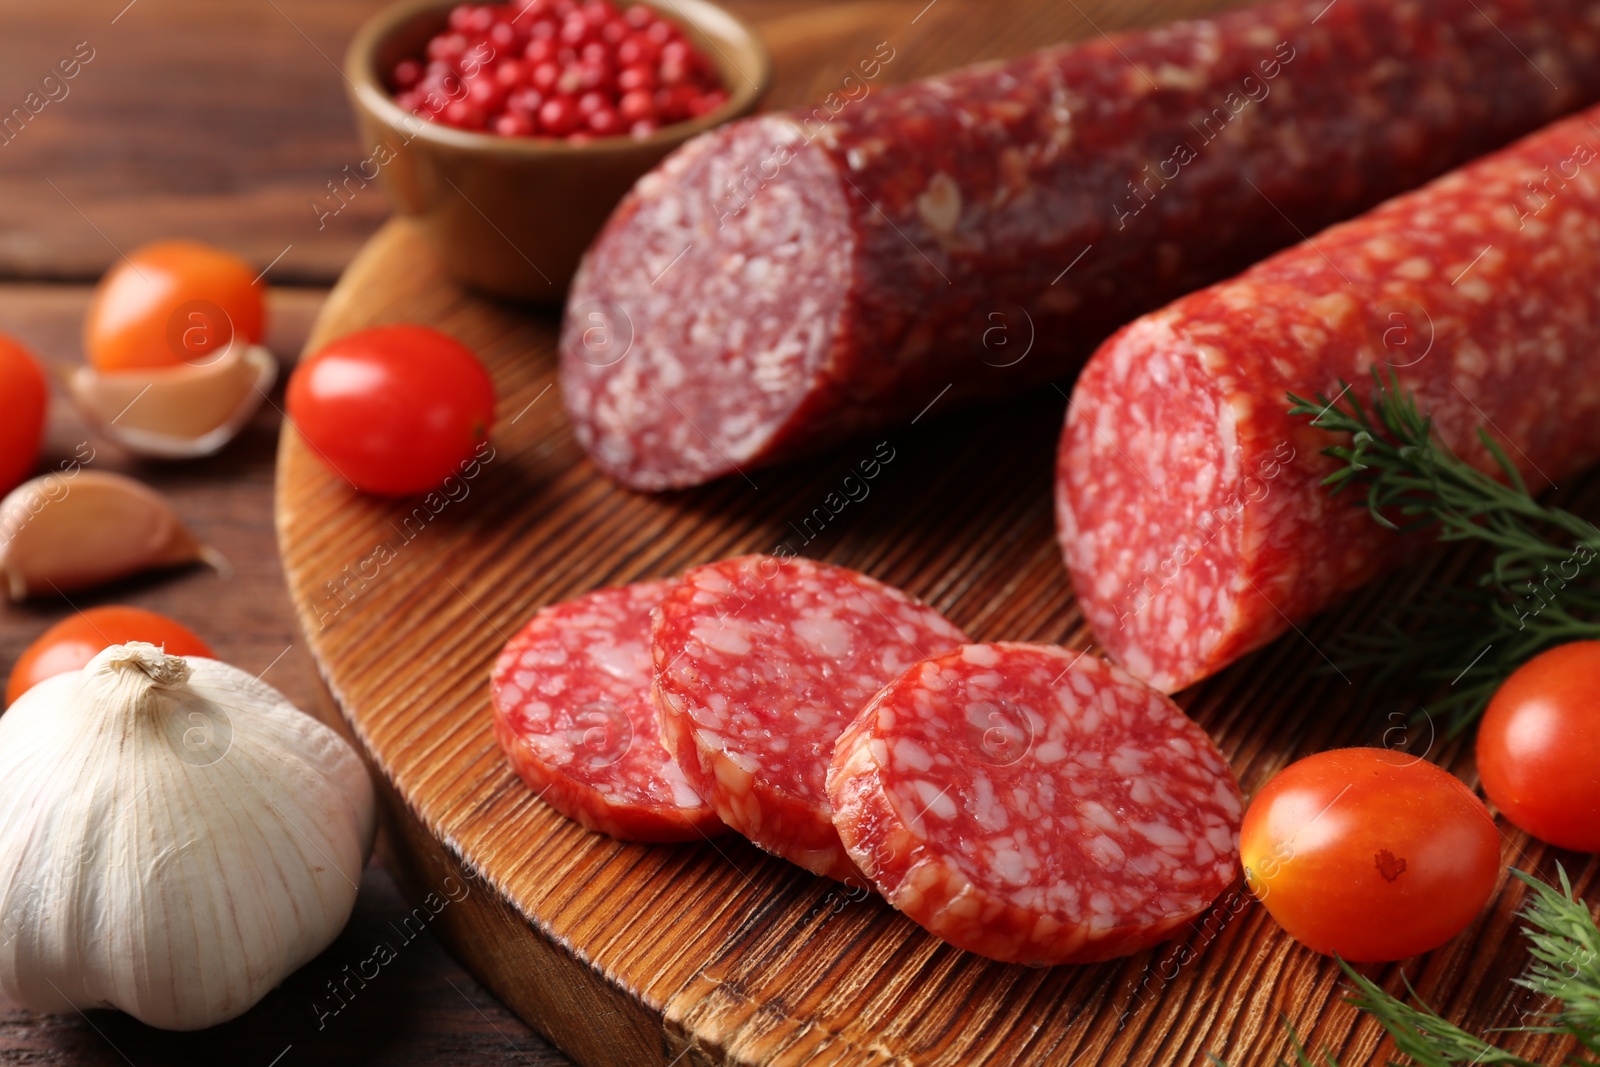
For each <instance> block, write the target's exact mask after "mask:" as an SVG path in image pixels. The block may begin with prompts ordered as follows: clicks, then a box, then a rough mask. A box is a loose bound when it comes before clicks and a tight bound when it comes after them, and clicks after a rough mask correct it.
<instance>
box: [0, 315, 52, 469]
mask: <svg viewBox="0 0 1600 1067" xmlns="http://www.w3.org/2000/svg"><path fill="white" fill-rule="evenodd" d="M49 408H50V386H49V385H48V384H47V383H46V382H45V378H44V371H42V370H40V369H39V364H38V363H37V362H36V361H35V360H34V358H33V356H31V355H29V353H28V350H27V349H26V348H23V347H22V345H21V344H19V343H17V342H16V341H14V340H12V339H11V338H9V337H6V336H5V335H4V334H0V496H4V495H5V494H7V493H9V492H10V491H11V490H13V489H15V488H16V487H17V486H18V485H20V484H21V483H22V482H23V481H24V480H26V479H27V477H28V475H29V473H31V472H32V470H33V465H34V464H35V463H37V462H38V461H39V446H40V444H42V443H43V441H44V423H45V415H46V413H47V412H48V411H49Z"/></svg>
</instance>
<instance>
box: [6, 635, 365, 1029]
mask: <svg viewBox="0 0 1600 1067" xmlns="http://www.w3.org/2000/svg"><path fill="white" fill-rule="evenodd" d="M374 829H375V820H374V807H373V791H372V783H371V781H370V780H369V779H368V777H367V774H366V770H365V768H364V767H363V766H362V764H361V761H360V759H359V757H357V755H356V754H355V752H354V751H353V750H352V749H351V748H350V746H349V745H347V744H346V743H345V742H344V740H343V739H341V738H340V737H339V736H338V735H337V734H335V733H334V732H333V731H332V730H330V729H329V728H328V727H326V726H324V725H322V724H321V723H319V722H317V721H316V720H315V719H313V718H311V717H310V716H309V715H306V714H305V713H303V712H301V711H299V710H298V709H297V708H295V707H294V706H293V705H291V704H290V703H289V702H288V701H287V700H286V699H285V698H284V697H283V695H282V694H280V693H279V692H278V691H277V690H275V689H273V688H272V687H271V686H269V685H267V684H266V683H264V682H261V681H259V680H257V679H255V678H252V677H251V676H250V675H249V674H247V673H245V672H244V671H241V670H238V669H237V668H234V667H230V666H228V665H227V664H224V663H221V662H219V661H216V660H209V659H201V658H199V657H178V656H168V655H166V654H165V653H163V652H162V651H161V650H160V649H159V648H157V647H155V646H154V645H147V644H139V643H134V644H129V645H113V646H112V647H110V648H108V649H106V650H105V651H104V652H102V653H100V655H98V656H96V657H95V658H94V660H93V661H91V662H90V663H89V665H88V666H87V667H85V668H84V669H83V670H82V671H77V672H72V673H69V674H63V675H58V676H56V677H54V678H51V679H48V680H47V681H44V682H42V683H40V684H39V685H38V686H36V687H34V688H33V689H31V690H29V691H28V692H27V693H26V694H24V695H23V697H22V699H20V700H19V701H17V703H16V704H15V705H14V706H12V707H11V708H10V709H9V710H8V711H6V713H5V714H4V715H0V989H3V990H4V992H5V993H6V995H7V996H9V997H11V998H12V999H13V1000H15V1001H17V1002H18V1003H19V1004H21V1005H23V1006H24V1007H27V1008H32V1009H34V1010H37V1011H51V1012H66V1011H71V1010H73V1009H84V1008H91V1007H115V1008H120V1009H122V1010H123V1011H125V1012H127V1013H128V1014H130V1015H132V1016H134V1017H135V1018H137V1019H139V1020H141V1021H142V1022H145V1023H148V1024H149V1025H151V1026H157V1027H161V1028H163V1029H170V1030H193V1029H199V1028H201V1027H205V1026H211V1025H214V1024H216V1023H220V1022H224V1021H226V1020H228V1019H231V1018H233V1017H234V1016H236V1015H239V1014H240V1013H242V1012H244V1011H246V1010H247V1009H249V1008H250V1007H251V1006H252V1005H254V1004H255V1003H256V1002H257V1001H259V1000H260V999H261V998H262V997H263V996H264V995H266V993H267V992H268V991H270V990H271V989H272V988H273V987H275V986H276V985H278V983H279V982H281V981H282V980H283V979H284V978H285V977H286V976H288V975H289V974H290V973H291V972H292V971H294V970H295V969H296V968H298V967H300V966H301V965H302V964H304V963H306V962H308V961H309V960H311V959H312V958H313V957H314V956H316V955H317V954H318V953H319V952H321V951H322V950H323V949H324V948H326V947H327V945H328V944H329V943H330V942H331V941H332V940H333V939H334V938H335V937H336V936H337V935H338V933H339V931H340V930H341V929H343V927H344V924H345V922H346V920H347V919H348V918H349V916H350V911H351V908H352V906H353V905H354V903H355V898H356V886H357V884H358V883H359V881H360V879H361V869H362V867H363V866H364V864H365V862H366V858H367V854H368V852H369V851H370V849H371V847H372V838H373V833H374Z"/></svg>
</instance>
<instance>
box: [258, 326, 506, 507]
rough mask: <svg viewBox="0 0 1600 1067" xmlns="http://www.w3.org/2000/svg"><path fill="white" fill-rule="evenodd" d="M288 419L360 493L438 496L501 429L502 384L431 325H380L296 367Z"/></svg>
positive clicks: (341, 342) (290, 388)
mask: <svg viewBox="0 0 1600 1067" xmlns="http://www.w3.org/2000/svg"><path fill="white" fill-rule="evenodd" d="M288 399H289V418H290V420H291V421H292V422H293V423H294V425H295V427H296V429H298V430H299V431H300V432H301V433H302V434H303V435H305V438H306V440H307V441H308V442H309V443H310V445H311V447H312V450H313V451H315V452H316V453H317V454H318V455H319V456H321V457H322V459H323V461H324V462H325V463H327V464H328V465H329V466H331V467H332V468H333V469H334V470H335V471H336V472H338V473H339V474H342V475H343V476H344V477H345V478H346V479H348V480H349V481H350V482H351V483H353V484H354V485H355V487H356V488H357V489H361V490H364V491H365V492H369V493H380V494H383V495H387V496H407V495H410V494H412V493H423V492H426V491H428V490H429V489H433V488H434V487H436V486H437V485H439V483H440V482H442V481H444V480H445V478H446V477H448V476H449V475H450V474H453V473H456V472H457V471H458V470H459V469H460V467H461V465H462V464H464V463H465V462H467V461H468V460H470V459H471V458H472V455H473V453H474V451H475V450H476V449H477V447H478V445H479V444H481V443H482V442H483V441H485V440H487V439H488V437H489V429H490V427H491V426H492V425H493V424H494V383H493V382H491V381H490V380H489V375H488V372H486V371H485V370H484V369H483V364H481V363H479V362H478V358H477V357H476V356H474V355H473V354H472V351H471V350H470V349H469V348H467V347H466V346H465V345H463V344H461V342H459V341H456V340H454V339H453V338H450V337H446V336H445V335H444V334H442V333H440V332H439V331H437V330H430V329H428V328H427V327H425V326H410V325H406V326H377V327H374V328H372V329H368V330H361V331H359V332H357V333H352V334H349V335H348V336H345V337H341V338H340V339H339V340H337V341H334V342H333V343H332V344H330V345H328V346H327V347H325V348H323V349H322V350H321V351H320V352H318V353H316V354H315V355H313V356H312V357H310V358H309V359H306V360H304V361H302V362H301V364H300V365H299V366H298V367H296V368H295V372H294V375H293V376H292V377H291V378H290V379H289V396H288Z"/></svg>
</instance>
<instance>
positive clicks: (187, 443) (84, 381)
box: [67, 345, 278, 459]
mask: <svg viewBox="0 0 1600 1067" xmlns="http://www.w3.org/2000/svg"><path fill="white" fill-rule="evenodd" d="M277 379H278V362H277V360H275V359H273V357H272V353H271V352H269V351H267V350H266V349H265V348H263V347H261V346H260V345H250V346H248V347H245V346H240V347H232V348H229V349H228V350H227V351H226V352H224V353H223V354H222V355H220V356H218V357H217V358H215V359H213V360H211V361H210V362H208V363H204V364H188V363H186V364H182V365H180V366H176V367H168V368H161V369H159V370H140V371H117V372H113V373H106V372H102V371H98V370H96V369H95V368H93V367H90V366H83V367H79V368H77V369H76V370H74V371H73V372H72V374H71V375H69V376H68V378H67V391H68V392H69V393H71V394H72V398H73V400H75V401H76V402H77V404H78V407H79V408H80V409H81V410H82V411H83V413H84V415H85V416H86V417H87V418H88V419H89V421H90V422H91V423H92V424H93V425H94V426H95V427H96V428H97V429H98V430H99V431H100V432H101V433H103V434H105V435H106V436H107V437H109V438H111V439H112V440H114V441H116V442H117V443H118V444H120V445H122V446H123V447H124V448H126V449H128V451H130V452H133V453H134V454H136V455H140V456H152V457H156V458H159V459H192V458H195V457H198V456H209V455H211V454H212V453H214V452H217V451H219V450H220V449H221V448H222V447H223V446H224V445H226V444H227V443H228V442H229V441H231V440H233V439H234V437H236V436H238V433H239V431H240V430H242V429H243V428H244V426H245V424H246V423H248V422H249V421H250V417H251V416H252V415H254V414H255V413H256V409H257V408H259V407H260V406H261V402H262V401H263V400H265V399H266V397H267V393H268V392H269V391H270V390H271V389H272V385H273V383H274V382H275V381H277Z"/></svg>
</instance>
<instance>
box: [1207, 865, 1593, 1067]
mask: <svg viewBox="0 0 1600 1067" xmlns="http://www.w3.org/2000/svg"><path fill="white" fill-rule="evenodd" d="M1511 873H1512V874H1514V875H1516V876H1517V877H1518V878H1520V879H1522V881H1523V882H1525V883H1527V885H1528V887H1529V897H1528V902H1527V904H1526V905H1524V907H1523V909H1522V918H1523V920H1524V922H1525V924H1526V925H1524V926H1523V928H1522V932H1523V935H1524V936H1525V937H1527V939H1528V942H1529V955H1530V956H1531V957H1532V962H1531V963H1530V964H1529V967H1528V970H1527V973H1526V974H1525V975H1524V976H1523V977H1521V978H1517V979H1514V981H1515V983H1516V984H1517V985H1520V986H1522V987H1523V988H1525V989H1529V990H1532V991H1533V992H1535V993H1537V994H1539V995H1541V996H1545V997H1549V998H1550V999H1551V1001H1552V1002H1553V1004H1554V1009H1553V1010H1552V1011H1551V1012H1549V1013H1548V1014H1546V1015H1543V1016H1541V1019H1542V1025H1539V1026H1519V1027H1512V1028H1511V1029H1512V1030H1514V1031H1520V1032H1532V1033H1547V1034H1563V1035H1566V1036H1568V1037H1571V1038H1572V1039H1573V1040H1574V1041H1575V1042H1576V1043H1577V1045H1578V1046H1579V1048H1581V1049H1584V1050H1587V1051H1588V1052H1589V1053H1591V1054H1594V1053H1600V927H1596V925H1595V921H1594V916H1592V915H1591V914H1590V913H1589V906H1588V904H1586V903H1585V902H1584V901H1583V900H1581V899H1579V898H1578V897H1576V896H1575V895H1574V894H1573V892H1572V883H1571V881H1569V880H1568V878H1567V872H1566V871H1565V869H1562V868H1561V867H1560V866H1559V865H1557V873H1558V875H1559V877H1560V880H1561V888H1560V890H1559V891H1558V890H1557V889H1556V888H1555V887H1554V886H1550V885H1547V884H1545V883H1544V882H1541V881H1539V880H1538V879H1537V878H1534V877H1532V876H1531V875H1529V874H1526V873H1524V872H1522V871H1519V870H1515V869H1513V870H1512V872H1511ZM1339 967H1340V969H1341V970H1343V971H1344V975H1345V977H1346V978H1347V979H1349V981H1350V985H1348V986H1347V987H1346V992H1347V994H1348V997H1347V1002H1348V1003H1349V1004H1351V1005H1352V1006H1353V1007H1355V1008H1357V1009H1359V1010H1361V1011H1364V1012H1366V1013H1367V1014H1368V1015H1371V1016H1372V1017H1373V1018H1375V1019H1377V1020H1378V1022H1379V1023H1380V1024H1381V1025H1382V1026H1383V1028H1384V1029H1385V1030H1387V1031H1388V1032H1389V1037H1390V1038H1391V1039H1392V1040H1393V1041H1394V1044H1395V1048H1397V1049H1398V1050H1399V1051H1400V1052H1401V1053H1402V1054H1403V1055H1405V1056H1406V1057H1408V1062H1410V1063H1413V1064H1417V1065H1418V1067H1472V1065H1477V1067H1486V1065H1492V1064H1500V1065H1506V1067H1545V1065H1541V1064H1537V1063H1534V1062H1533V1061H1531V1060H1527V1059H1524V1058H1523V1057H1521V1056H1518V1055H1516V1054H1515V1053H1512V1052H1507V1051H1505V1050H1504V1049H1502V1048H1499V1047H1498V1046H1496V1045H1494V1044H1493V1043H1491V1042H1490V1041H1488V1040H1486V1039H1485V1038H1482V1037H1479V1036H1477V1035H1476V1034H1473V1033H1470V1032H1469V1031H1467V1030H1464V1029H1462V1028H1461V1027H1459V1026H1457V1025H1455V1024H1454V1023H1452V1022H1450V1020H1448V1019H1446V1018H1444V1017H1443V1016H1441V1015H1440V1014H1439V1013H1438V1012H1436V1011H1434V1010H1433V1009H1432V1008H1430V1007H1429V1006H1428V1004H1427V1003H1426V1002H1425V1001H1423V999H1422V998H1421V997H1420V996H1418V995H1417V991H1416V990H1415V989H1413V988H1412V986H1411V982H1410V980H1409V979H1407V978H1406V977H1405V975H1404V974H1402V975H1401V976H1400V979H1401V981H1402V982H1403V983H1404V984H1405V987H1406V993H1407V996H1408V997H1409V999H1410V1001H1411V1003H1408V1002H1407V1001H1405V1000H1402V999H1400V998H1399V997H1396V996H1395V995H1394V994H1392V993H1390V992H1388V991H1387V990H1385V989H1384V988H1383V987H1382V986H1380V985H1378V984H1377V983H1376V982H1373V981H1372V980H1370V979H1368V978H1366V977H1364V976H1363V975H1361V974H1360V973H1358V972H1357V971H1356V970H1355V969H1354V968H1353V967H1351V966H1350V965H1349V964H1348V963H1346V962H1345V961H1344V960H1339ZM1289 1040H1290V1044H1291V1046H1292V1049H1293V1053H1294V1063H1293V1064H1290V1063H1289V1062H1288V1061H1286V1060H1280V1061H1279V1067H1339V1064H1338V1061H1337V1060H1335V1059H1334V1057H1333V1054H1332V1053H1331V1052H1329V1051H1328V1050H1327V1049H1324V1050H1323V1052H1322V1057H1321V1058H1320V1059H1313V1058H1312V1056H1311V1054H1310V1053H1309V1052H1308V1051H1307V1050H1306V1047H1305V1044H1304V1042H1302V1041H1301V1039H1300V1035H1299V1034H1298V1033H1296V1032H1295V1030H1294V1027H1293V1026H1292V1025H1291V1026H1290V1027H1289ZM1211 1060H1212V1062H1213V1063H1214V1064H1217V1065H1218V1067H1227V1065H1226V1064H1225V1063H1224V1062H1223V1061H1222V1060H1221V1059H1219V1058H1217V1057H1216V1056H1212V1057H1211ZM1564 1063H1565V1064H1567V1065H1569V1067H1595V1064H1596V1063H1597V1061H1596V1060H1594V1059H1591V1058H1587V1057H1582V1058H1579V1057H1570V1056H1569V1057H1568V1058H1567V1059H1566V1060H1565V1061H1564Z"/></svg>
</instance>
